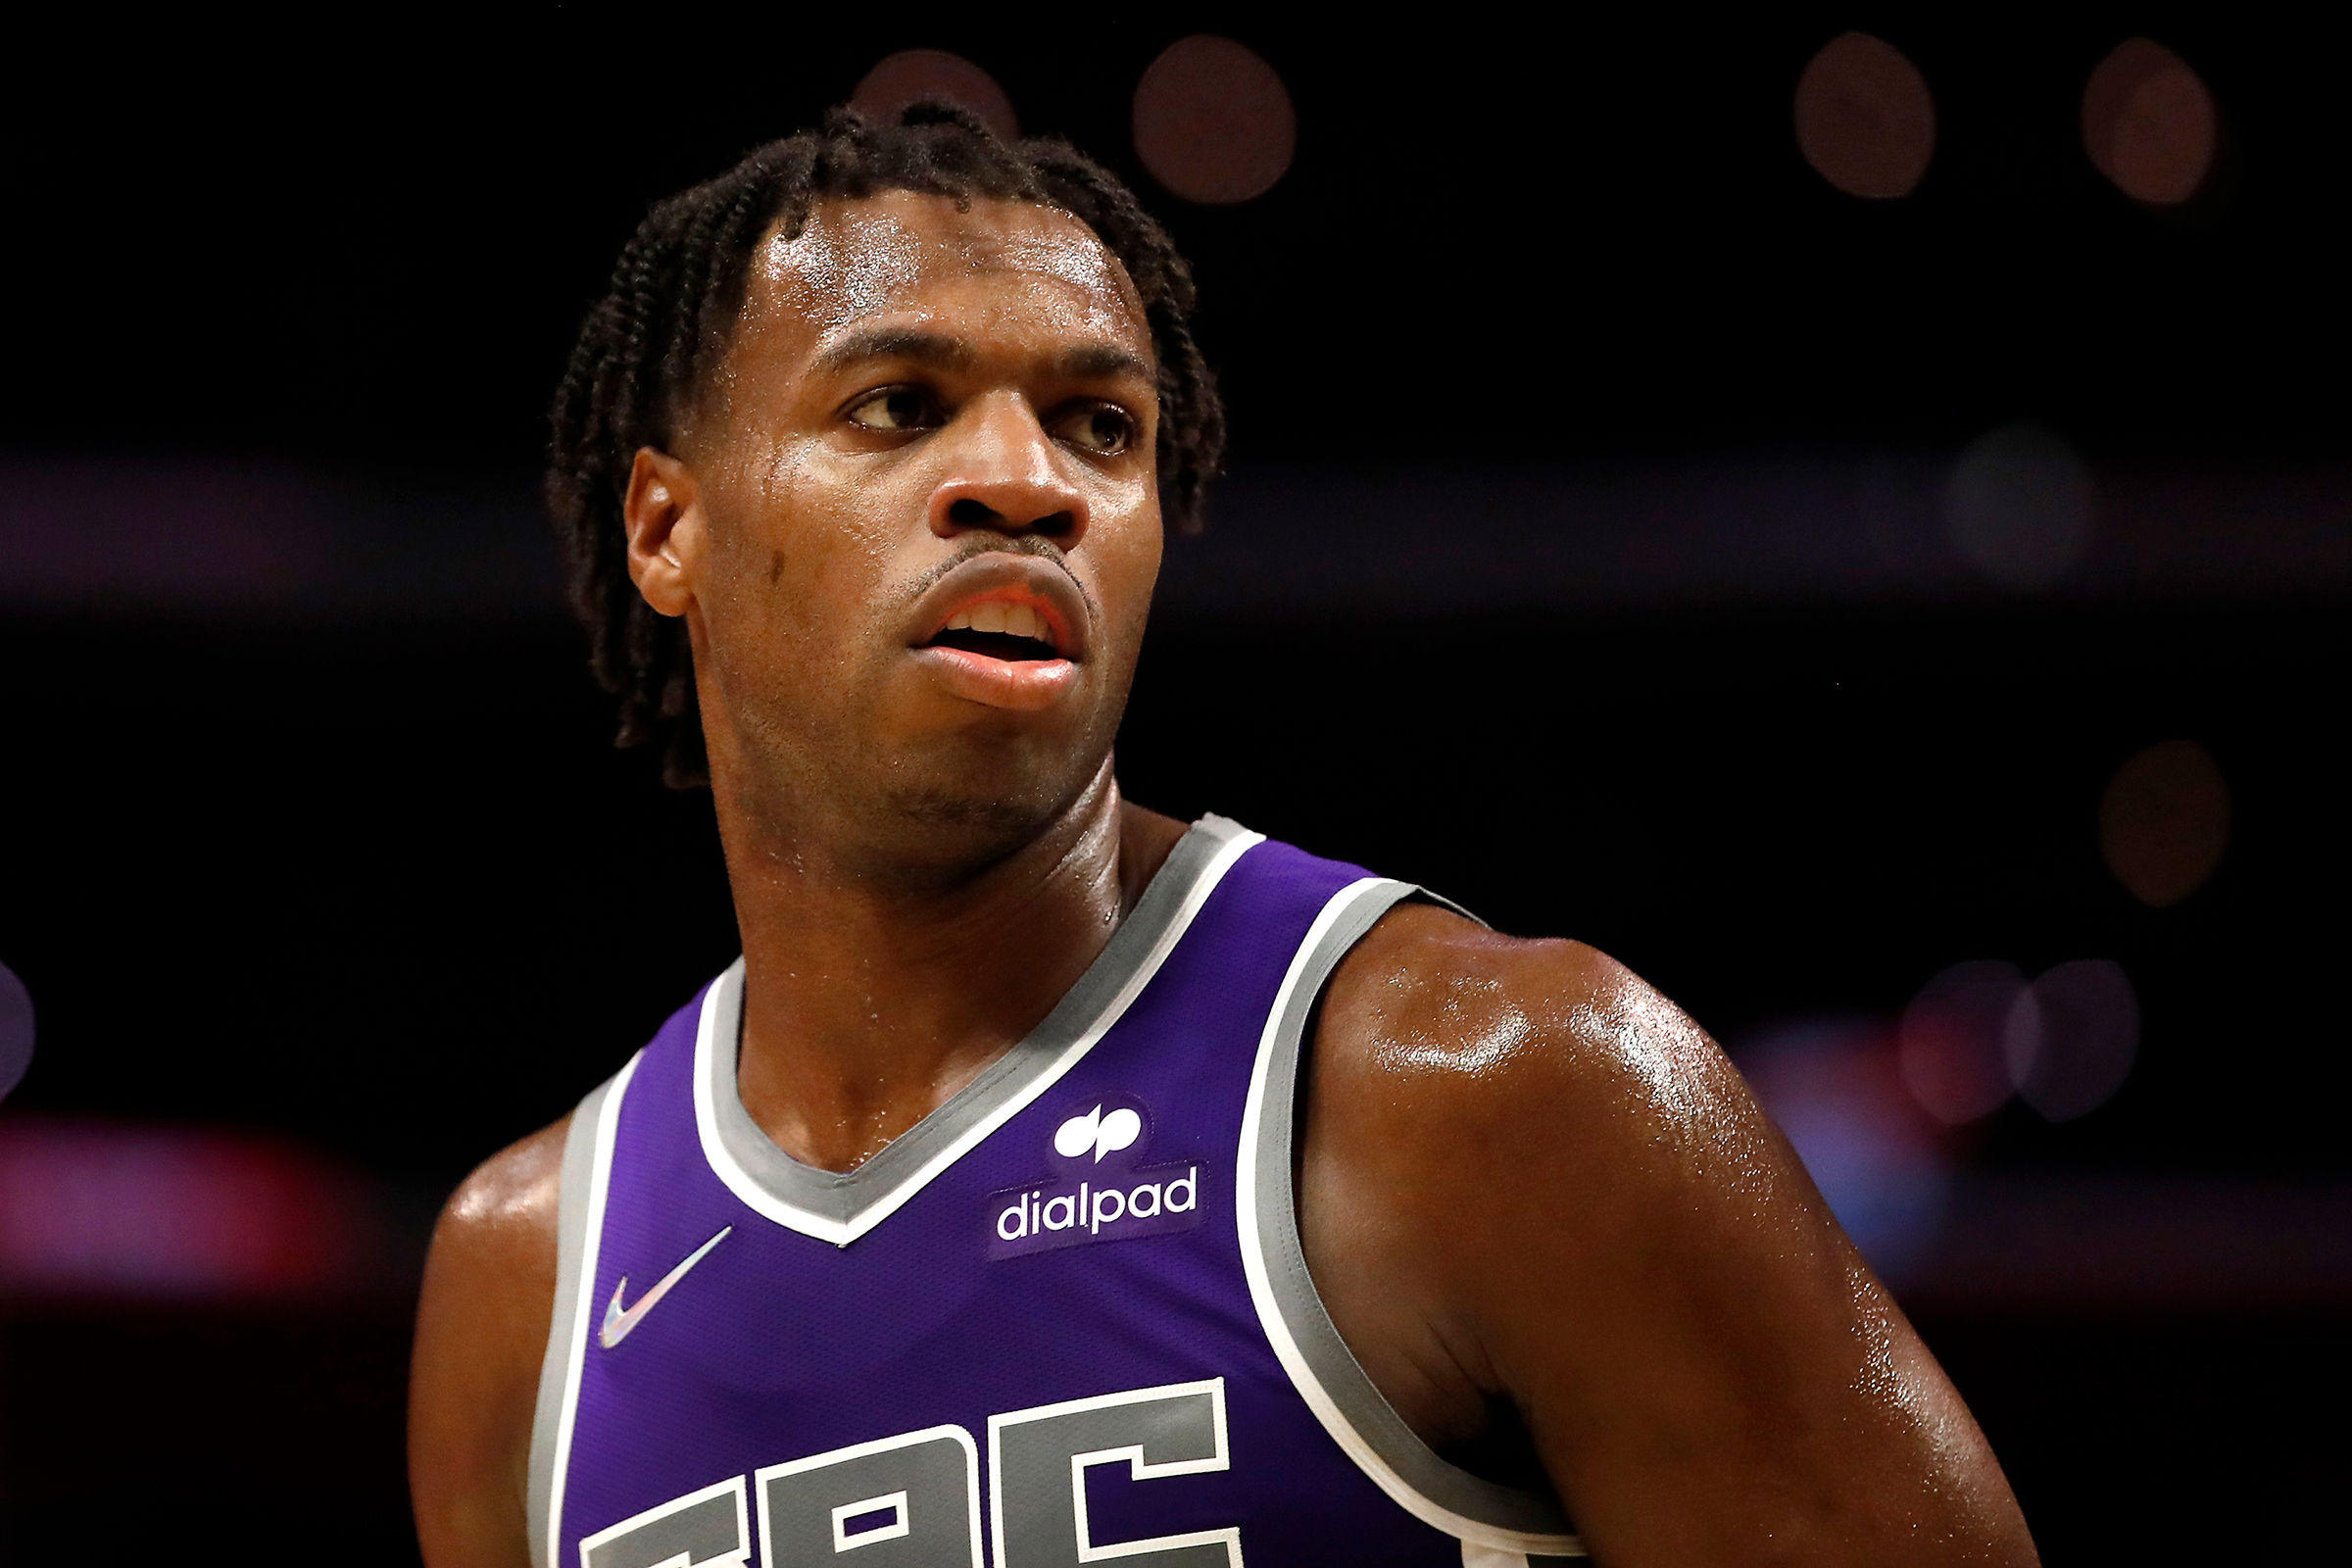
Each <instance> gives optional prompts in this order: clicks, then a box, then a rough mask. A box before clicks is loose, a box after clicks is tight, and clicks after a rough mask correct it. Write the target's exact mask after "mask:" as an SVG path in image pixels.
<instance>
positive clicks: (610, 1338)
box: [596, 1225, 735, 1350]
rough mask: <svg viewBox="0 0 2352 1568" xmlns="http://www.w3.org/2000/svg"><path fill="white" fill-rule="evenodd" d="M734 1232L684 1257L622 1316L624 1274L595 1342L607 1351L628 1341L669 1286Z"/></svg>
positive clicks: (625, 1290) (607, 1305) (730, 1228)
mask: <svg viewBox="0 0 2352 1568" xmlns="http://www.w3.org/2000/svg"><path fill="white" fill-rule="evenodd" d="M734 1229H735V1227H734V1226H732V1225H730V1226H728V1227H727V1228H726V1230H723V1231H720V1232H719V1233H718V1234H717V1235H716V1236H713V1237H711V1239H710V1240H709V1241H707V1242H705V1243H704V1244H703V1245H702V1246H700V1247H698V1248H696V1249H695V1250H693V1251H692V1252H691V1253H689V1254H688V1255H687V1258H686V1261H685V1262H683V1263H680V1264H679V1265H678V1266H677V1267H676V1268H673V1269H671V1270H670V1271H669V1272H668V1273H666V1274H664V1275H662V1282H661V1283H660V1284H659V1285H656V1286H655V1287H654V1288H653V1289H652V1290H650V1291H648V1292H646V1293H645V1294H644V1295H643V1296H641V1297H639V1298H637V1304H636V1305H635V1306H632V1307H630V1308H629V1309H628V1310H627V1311H625V1312H624V1311H622V1310H621V1309H620V1299H621V1297H622V1296H624V1295H626V1294H627V1293H628V1289H629V1277H628V1276H627V1275H626V1274H623V1275H622V1276H621V1277H620V1282H619V1283H618V1284H616V1285H614V1286H613V1299H612V1300H610V1301H607V1302H606V1303H605V1326H604V1327H603V1328H602V1329H601V1330H599V1331H598V1333H597V1336H596V1337H597V1340H598V1341H599V1342H600V1343H601V1344H602V1345H603V1346H604V1348H606V1349H608V1350H610V1349H611V1348H613V1347H614V1346H615V1345H618V1344H619V1343H620V1342H621V1341H623V1340H625V1339H627V1338H628V1337H629V1330H631V1329H633V1328H635V1327H636V1326H637V1325H638V1324H639V1323H642V1322H643V1321H645V1314H646V1313H648V1312H650V1311H652V1310H653V1309H654V1303H655V1302H656V1301H659V1300H660V1299H662V1298H663V1297H664V1296H667V1295H668V1294H669V1288H670V1287H671V1286H672V1285H675V1284H677V1283H678V1281H680V1280H682V1279H684V1278H685V1277H686V1271H687V1270H688V1269H690V1268H692V1267H694V1265H695V1264H697V1263H700V1262H701V1261H702V1260H703V1258H704V1257H705V1256H706V1255H708V1254H709V1252H710V1250H711V1249H712V1248H713V1247H716V1246H717V1245H718V1244H719V1243H721V1242H723V1241H725V1240H726V1239H727V1236H728V1234H729V1233H730V1232H732V1231H733V1230H734Z"/></svg>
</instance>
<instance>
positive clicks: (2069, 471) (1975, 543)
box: [1943, 424, 2097, 588]
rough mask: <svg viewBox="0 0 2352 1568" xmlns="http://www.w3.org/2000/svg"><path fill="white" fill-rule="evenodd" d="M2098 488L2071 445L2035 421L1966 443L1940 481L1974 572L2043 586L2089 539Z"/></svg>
mask: <svg viewBox="0 0 2352 1568" xmlns="http://www.w3.org/2000/svg"><path fill="white" fill-rule="evenodd" d="M2096 497H2097V492H2096V490H2095V489H2094V487H2093V485H2092V483H2091V477H2090V469H2089V467H2088V466H2086V465H2085V464H2084V463H2083V462H2082V458H2080V457H2079V456H2077V455H2076V453H2075V450H2074V449H2073V448H2072V447H2070V446H2068V445H2067V444H2066V443H2065V442H2064V441H2061V440H2060V439H2059V438H2058V437H2056V436H2054V435H2052V434H2051V433H2050V432H2049V431H2047V430H2044V429H2042V428H2041V427H2040V426H2039V425H2034V424H2005V425H2002V426H2001V427H2000V428H1998V429H1995V430H1989V431H1987V432H1985V434H1984V435H1982V436H1979V437H1978V438H1977V439H1976V440H1975V441H1973V442H1971V443H1970V444H1969V446H1968V449H1967V450H1966V451H1964V452H1962V453H1961V454H1960V457H1959V460H1958V461H1957V462H1955V463H1954V464H1953V465H1952V472H1951V477H1950V479H1949V480H1948V481H1946V483H1945V485H1944V493H1943V515H1944V525H1945V528H1946V530H1947V531H1948V533H1949V535H1950V537H1951V541H1952V545H1953V547H1954V548H1955V549H1957V550H1958V551H1959V552H1960V554H1961V555H1963V556H1965V557H1967V558H1968V560H1969V562H1970V563H1971V564H1974V565H1975V566H1976V567H1977V569H1978V570H1980V571H1982V572H1983V573H1985V576H1987V577H1989V578H1991V579H1992V580H1993V581H1994V582H1996V583H1999V584H2001V585H2002V586H2003V587H2008V588H2044V587H2047V586H2049V585H2050V584H2051V583H2053V582H2055V581H2057V580H2058V579H2059V578H2060V577H2062V576H2064V575H2065V574H2066V572H2067V569H2068V568H2069V567H2071V566H2073V565H2074V564H2075V563H2076V562H2078V561H2080V560H2081V559H2082V553H2083V551H2084V550H2085V549H2086V548H2087V547H2088V546H2089V543H2090V523H2091V512H2092V508H2093V506H2094V504H2095V501H2096Z"/></svg>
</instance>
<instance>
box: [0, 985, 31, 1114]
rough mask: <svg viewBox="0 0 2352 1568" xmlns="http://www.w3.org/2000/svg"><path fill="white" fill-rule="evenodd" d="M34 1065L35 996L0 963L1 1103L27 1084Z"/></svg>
mask: <svg viewBox="0 0 2352 1568" xmlns="http://www.w3.org/2000/svg"><path fill="white" fill-rule="evenodd" d="M31 1066H32V993H31V992H29V991H27V990H25V982H24V981H22V980H20V979H18V978H17V975H16V971H15V970H13V969H11V968H10V967H9V966H8V965H7V964H5V963H0V1100H6V1099H7V1098H8V1096H9V1092H10V1091H11V1090H13V1089H15V1088H16V1087H17V1085H19V1084H21V1083H23V1082H24V1081H25V1071H26V1069H28V1068H30V1067H31Z"/></svg>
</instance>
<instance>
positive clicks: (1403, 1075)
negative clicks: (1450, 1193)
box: [1315, 904, 1747, 1125]
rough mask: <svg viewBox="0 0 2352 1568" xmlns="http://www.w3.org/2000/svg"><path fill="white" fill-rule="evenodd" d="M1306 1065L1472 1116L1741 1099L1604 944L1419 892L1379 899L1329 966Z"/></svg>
mask: <svg viewBox="0 0 2352 1568" xmlns="http://www.w3.org/2000/svg"><path fill="white" fill-rule="evenodd" d="M1315 1070H1316V1071H1317V1073H1318V1074H1321V1075H1324V1076H1325V1077H1327V1078H1328V1079H1331V1080H1333V1081H1334V1082H1335V1085H1348V1086H1356V1087H1361V1088H1364V1089H1366V1090H1368V1091H1373V1092H1376V1093H1379V1094H1381V1095H1383V1096H1391V1095H1404V1096H1407V1097H1409V1098H1410V1099H1411V1100H1412V1101H1413V1103H1414V1105H1415V1109H1416V1111H1417V1113H1418V1114H1420V1115H1422V1116H1425V1117H1426V1116H1448V1115H1458V1116H1467V1117H1470V1118H1473V1119H1474V1120H1478V1121H1482V1122H1484V1121H1495V1120H1500V1121H1505V1122H1507V1121H1509V1120H1511V1119H1513V1118H1515V1117H1533V1116H1538V1115H1540V1116H1542V1117H1544V1118H1545V1119H1556V1118H1558V1117H1559V1116H1561V1115H1563V1114H1567V1115H1572V1116H1574V1117H1576V1118H1577V1119H1579V1120H1581V1121H1585V1122H1588V1123H1597V1122H1602V1121H1606V1120H1610V1119H1628V1120H1630V1121H1632V1122H1634V1123H1656V1124H1660V1125H1673V1124H1676V1123H1680V1122H1687V1121H1689V1120H1691V1118H1693V1117H1694V1116H1699V1115H1703V1114H1704V1113H1705V1112H1706V1110H1707V1108H1708V1106H1709V1103H1710V1102H1712V1101H1713V1100H1715V1099H1716V1098H1718V1097H1720V1096H1723V1095H1727V1094H1728V1095H1730V1096H1731V1097H1733V1099H1734V1100H1735V1101H1737V1102H1738V1103H1740V1104H1741V1105H1744V1104H1745V1103H1746V1101H1747V1096H1746V1093H1745V1090H1744V1088H1743V1087H1742V1086H1741V1085H1740V1080H1739V1076H1738V1074H1737V1073H1736V1072H1735V1071H1734V1070H1733V1069H1732V1067H1731V1065H1730V1063H1729V1062H1728V1061H1727V1060H1726V1059H1725V1058H1724V1056H1723V1054H1722V1053H1721V1051H1719V1050H1718V1049H1717V1048H1716V1046H1715V1043H1714V1042H1713V1041H1712V1040H1710V1039H1708V1037H1707V1035H1706V1033H1705V1031H1703V1030H1702V1029H1700V1028H1699V1027H1698V1025H1697V1024H1695V1023H1693V1022H1692V1021H1691V1018H1690V1017H1689V1016H1688V1015H1686V1014H1685V1013H1684V1012H1683V1011H1682V1009H1680V1008H1679V1007H1677V1006H1675V1005H1673V1004H1672V1003H1670V1002H1668V1001H1667V1000H1666V999H1665V998H1664V997H1662V996H1660V995H1659V994H1658V993H1657V992H1656V991H1655V990H1654V989H1652V988H1651V987H1650V986H1649V985H1647V984H1646V983H1644V982H1643V981H1642V978H1641V977H1640V976H1638V975H1636V974H1635V973H1634V972H1633V971H1632V970H1630V969H1628V968H1626V967H1625V965H1623V964H1621V963H1619V962H1617V961H1616V960H1615V959H1613V958H1611V957H1609V956H1607V955H1606V954H1603V953H1601V952H1599V951H1598V950H1597V949H1594V948H1592V947H1589V946H1587V945H1586V944H1584V943H1582V942H1571V941H1562V940H1527V939H1523V938H1518V937H1508V936H1503V935H1501V934H1499V933H1496V932H1494V931H1490V930H1488V929H1487V928H1485V927H1484V926H1481V925H1478V924H1476V923H1475V922H1473V921H1470V920H1467V919H1464V918H1463V917H1462V916H1460V915H1458V914H1454V913H1452V912H1450V911H1448V910H1446V909H1443V908H1440V907H1435V906H1431V905H1421V904H1409V905H1403V906H1400V907H1397V908H1395V909H1393V910H1391V911H1390V912H1389V913H1388V914H1387V915H1386V916H1385V917H1384V918H1383V919H1382V920H1381V922H1380V923H1379V924H1378V925H1377V926H1375V927H1374V928H1373V929H1372V931H1371V932H1370V933H1368V934H1367V935H1366V936H1365V938H1364V940H1363V941H1362V942H1361V943H1359V944H1358V945H1357V946H1356V948H1355V949H1354V951H1353V952H1351V953H1350V954H1349V955H1348V957H1347V958H1346V959H1345V960H1344V961H1343V962H1342V963H1341V964H1340V966H1339V968H1338V969H1337V971H1336V972H1335V973H1334V974H1333V976H1332V979H1331V983H1330V985H1329V986H1328V987H1327V988H1326V991H1325V994H1324V1004H1323V1011H1322V1020H1321V1024H1320V1027H1319V1029H1318V1032H1317V1040H1316V1050H1315ZM1531 1096H1532V1097H1533V1098H1530V1097H1531ZM1564 1096H1565V1097H1567V1098H1563V1097H1564Z"/></svg>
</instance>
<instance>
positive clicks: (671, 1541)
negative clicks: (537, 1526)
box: [580, 1476, 752, 1568]
mask: <svg viewBox="0 0 2352 1568" xmlns="http://www.w3.org/2000/svg"><path fill="white" fill-rule="evenodd" d="M751 1554H752V1541H751V1529H750V1524H749V1521H748V1520H747V1518H746V1517H745V1509H744V1490H743V1477H741V1476H736V1477H735V1478H733V1479H732V1480H729V1481H721V1482H720V1483H719V1484H718V1485H717V1486H715V1487H705V1488H704V1489H703V1490H702V1491H700V1492H694V1493H689V1494H687V1495H685V1496H683V1497H679V1498H676V1499H674V1500H673V1501H670V1502H665V1503H663V1504H662V1506H660V1507H659V1508H648V1509H647V1510H646V1511H645V1512H643V1513H641V1514H639V1515H637V1517H635V1518H634V1519H623V1520H622V1521H621V1522H620V1523H618V1524H616V1525H613V1526H612V1527H611V1528H610V1529H606V1530H599V1531H598V1532H597V1533H596V1534H595V1535H593V1536H590V1537H589V1538H588V1539H587V1540H585V1541H583V1542H581V1543H580V1568H669V1565H670V1564H673V1563H676V1564H683V1565H684V1568H720V1565H721V1564H725V1565H729V1568H743V1563H744V1560H745V1559H746V1558H748V1557H750V1556H751Z"/></svg>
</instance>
